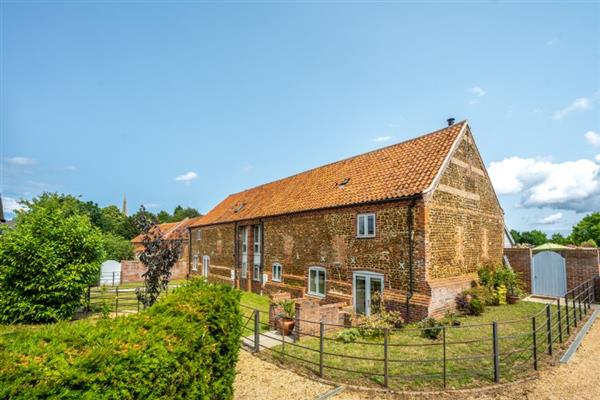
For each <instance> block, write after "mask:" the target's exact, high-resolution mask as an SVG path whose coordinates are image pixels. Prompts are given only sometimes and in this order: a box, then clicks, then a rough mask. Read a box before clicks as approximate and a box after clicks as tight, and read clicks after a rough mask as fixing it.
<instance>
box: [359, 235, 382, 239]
mask: <svg viewBox="0 0 600 400" xmlns="http://www.w3.org/2000/svg"><path fill="white" fill-rule="evenodd" d="M376 237H377V235H368V236H357V237H356V238H357V239H375V238H376Z"/></svg>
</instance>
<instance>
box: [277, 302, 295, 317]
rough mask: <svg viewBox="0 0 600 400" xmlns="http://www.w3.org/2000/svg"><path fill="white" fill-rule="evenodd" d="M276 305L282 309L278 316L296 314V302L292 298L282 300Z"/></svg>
mask: <svg viewBox="0 0 600 400" xmlns="http://www.w3.org/2000/svg"><path fill="white" fill-rule="evenodd" d="M277 305H278V306H280V307H281V308H282V309H283V311H282V312H281V313H280V315H279V316H280V317H283V318H294V317H295V316H296V303H295V302H294V301H293V300H282V301H280V302H279V303H277Z"/></svg>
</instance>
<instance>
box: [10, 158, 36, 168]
mask: <svg viewBox="0 0 600 400" xmlns="http://www.w3.org/2000/svg"><path fill="white" fill-rule="evenodd" d="M6 162H7V163H9V164H11V165H17V166H19V167H24V166H28V165H33V164H35V160H34V159H33V158H29V157H8V158H7V159H6Z"/></svg>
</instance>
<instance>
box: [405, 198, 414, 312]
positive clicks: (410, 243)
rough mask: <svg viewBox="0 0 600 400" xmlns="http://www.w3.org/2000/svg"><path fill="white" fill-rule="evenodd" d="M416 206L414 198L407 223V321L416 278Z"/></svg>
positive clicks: (409, 207) (408, 211)
mask: <svg viewBox="0 0 600 400" xmlns="http://www.w3.org/2000/svg"><path fill="white" fill-rule="evenodd" d="M414 207H415V200H414V199H413V200H412V201H411V202H410V204H409V205H408V210H407V215H406V219H407V225H408V293H407V294H406V321H410V317H411V315H410V314H411V312H410V300H411V299H412V297H413V293H414V287H415V282H414V280H415V278H414V270H413V247H414V246H413V225H414V214H413V209H414Z"/></svg>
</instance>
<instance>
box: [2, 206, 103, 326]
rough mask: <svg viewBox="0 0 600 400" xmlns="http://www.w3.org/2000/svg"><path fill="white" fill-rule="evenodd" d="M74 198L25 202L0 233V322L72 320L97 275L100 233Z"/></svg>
mask: <svg viewBox="0 0 600 400" xmlns="http://www.w3.org/2000/svg"><path fill="white" fill-rule="evenodd" d="M76 200H77V199H76V198H74V197H73V196H58V195H52V194H48V195H46V194H45V195H42V196H40V197H39V198H37V199H34V200H33V201H31V202H27V203H26V204H27V209H26V210H22V211H19V212H18V213H17V217H16V225H15V227H14V228H13V229H9V230H6V231H5V232H4V233H3V235H2V236H0V322H4V323H21V322H24V323H39V322H53V321H57V320H63V319H68V318H71V317H72V316H73V314H74V312H75V310H76V309H77V307H78V306H79V305H80V303H81V299H82V295H83V293H84V292H85V289H86V287H87V285H88V284H90V283H91V282H92V281H93V280H94V279H95V278H97V276H98V271H99V266H100V261H101V258H102V256H103V248H102V238H101V233H100V231H99V230H98V229H97V228H96V227H94V226H93V225H92V223H91V222H90V217H89V215H88V214H86V211H82V209H81V208H80V207H79V206H80V203H78V202H77V201H76ZM84 204H85V203H84ZM92 208H93V207H92Z"/></svg>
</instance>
